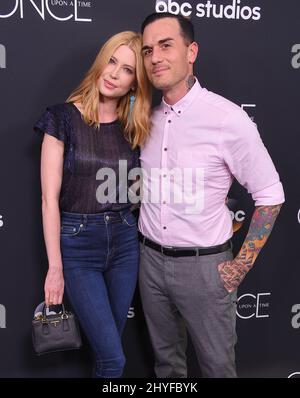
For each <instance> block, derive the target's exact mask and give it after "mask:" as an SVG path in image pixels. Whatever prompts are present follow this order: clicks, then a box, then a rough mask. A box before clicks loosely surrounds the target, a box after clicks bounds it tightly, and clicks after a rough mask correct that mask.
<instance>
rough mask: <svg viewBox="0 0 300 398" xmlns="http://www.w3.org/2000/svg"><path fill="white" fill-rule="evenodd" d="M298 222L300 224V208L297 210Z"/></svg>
mask: <svg viewBox="0 0 300 398" xmlns="http://www.w3.org/2000/svg"><path fill="white" fill-rule="evenodd" d="M298 223H299V224H300V209H299V210H298Z"/></svg>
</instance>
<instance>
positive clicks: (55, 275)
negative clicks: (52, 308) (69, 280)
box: [44, 267, 65, 307]
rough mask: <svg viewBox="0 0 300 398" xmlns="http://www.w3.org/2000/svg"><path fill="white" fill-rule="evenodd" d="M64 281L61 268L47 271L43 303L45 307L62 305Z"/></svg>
mask: <svg viewBox="0 0 300 398" xmlns="http://www.w3.org/2000/svg"><path fill="white" fill-rule="evenodd" d="M64 288H65V281H64V276H63V271H62V267H56V268H55V267H53V268H49V269H48V273H47V276H46V281H45V288H44V290H45V303H46V306H47V307H49V305H57V304H61V303H62V299H63V295H64Z"/></svg>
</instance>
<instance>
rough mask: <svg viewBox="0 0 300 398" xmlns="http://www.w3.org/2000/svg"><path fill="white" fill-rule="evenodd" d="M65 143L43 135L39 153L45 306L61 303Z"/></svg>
mask: <svg viewBox="0 0 300 398" xmlns="http://www.w3.org/2000/svg"><path fill="white" fill-rule="evenodd" d="M63 154H64V143H63V142H62V141H60V140H58V139H56V138H54V137H52V136H50V135H49V134H45V135H44V139H43V144H42V153H41V186H42V215H43V230H44V239H45V245H46V250H47V256H48V264H49V269H48V273H47V277H46V281H45V287H44V291H45V302H46V305H47V306H48V305H50V303H51V304H61V302H62V298H63V294H64V278H63V269H62V258H61V251H60V211H59V194H60V189H61V182H62V172H63Z"/></svg>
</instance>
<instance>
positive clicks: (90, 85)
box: [66, 31, 151, 148]
mask: <svg viewBox="0 0 300 398" xmlns="http://www.w3.org/2000/svg"><path fill="white" fill-rule="evenodd" d="M122 45H126V46H128V47H129V48H130V49H131V50H132V51H133V52H134V54H135V59H136V72H135V74H136V89H135V92H134V96H135V101H134V105H133V108H132V112H131V113H130V96H131V95H132V94H133V93H132V91H129V92H128V93H127V94H126V95H124V96H123V97H122V98H120V100H119V103H118V107H117V114H118V119H119V120H120V122H121V124H122V126H123V128H124V135H125V138H126V139H127V140H128V141H129V142H130V143H131V145H132V148H135V147H136V146H137V145H143V144H144V142H145V141H146V138H147V136H148V134H149V130H150V109H151V88H150V83H149V80H148V77H147V75H146V71H145V68H144V64H143V59H142V55H141V49H142V38H141V35H140V34H139V33H135V32H131V31H125V32H121V33H118V34H116V35H114V36H112V37H111V38H110V39H109V40H108V41H107V42H106V43H105V44H104V45H103V46H102V48H101V49H100V51H99V53H98V55H97V56H96V59H95V61H94V63H93V64H92V66H91V68H90V69H89V71H88V72H87V74H86V76H85V77H84V79H83V80H82V82H81V83H80V85H79V86H78V87H77V88H76V89H75V90H74V91H73V92H72V93H71V94H70V96H69V97H68V98H67V100H66V102H80V104H81V107H82V108H81V112H82V115H83V119H84V121H85V122H86V123H87V124H88V125H90V126H92V125H94V126H95V127H96V128H100V123H99V121H98V105H99V95H101V94H100V93H99V90H98V88H97V82H98V79H99V77H100V76H101V73H102V71H103V70H104V68H105V67H106V65H107V64H108V62H109V60H110V58H111V56H112V55H113V53H114V52H115V51H116V50H117V48H118V47H120V46H122Z"/></svg>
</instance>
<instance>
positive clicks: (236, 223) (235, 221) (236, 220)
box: [226, 199, 246, 232]
mask: <svg viewBox="0 0 300 398" xmlns="http://www.w3.org/2000/svg"><path fill="white" fill-rule="evenodd" d="M226 204H227V207H228V209H229V213H230V216H231V220H232V229H233V232H236V231H238V230H239V229H240V228H241V227H242V225H243V223H244V221H245V218H246V214H245V212H244V210H240V209H238V207H237V205H238V201H237V200H236V199H227V201H226Z"/></svg>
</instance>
